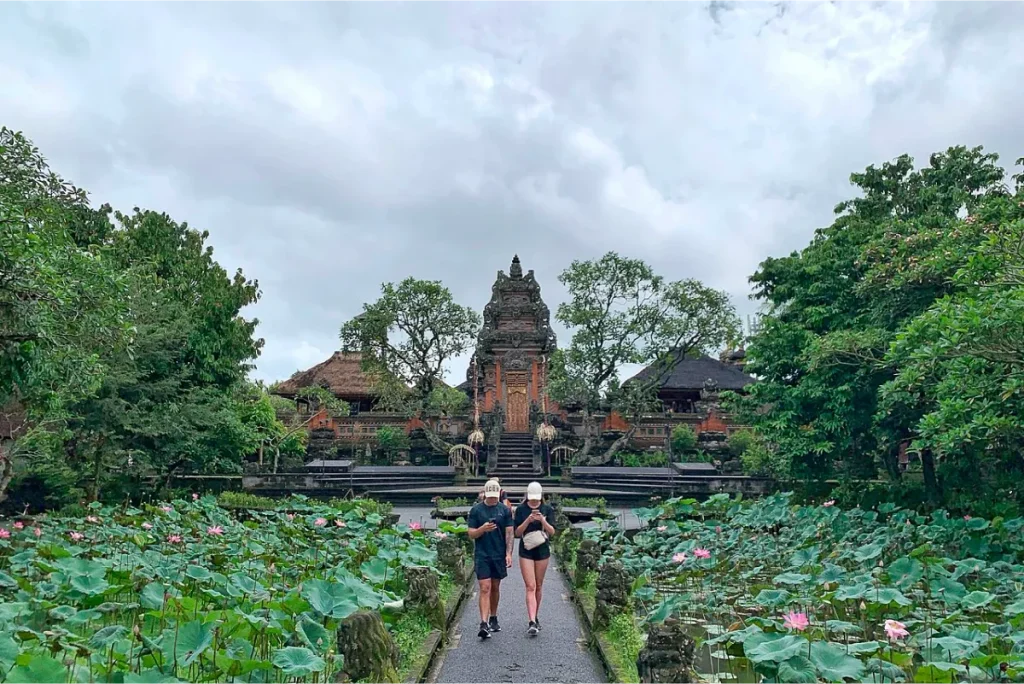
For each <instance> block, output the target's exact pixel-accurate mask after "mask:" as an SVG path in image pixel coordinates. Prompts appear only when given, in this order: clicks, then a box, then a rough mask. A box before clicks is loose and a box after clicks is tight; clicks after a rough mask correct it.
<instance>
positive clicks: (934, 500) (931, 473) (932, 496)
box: [921, 449, 942, 505]
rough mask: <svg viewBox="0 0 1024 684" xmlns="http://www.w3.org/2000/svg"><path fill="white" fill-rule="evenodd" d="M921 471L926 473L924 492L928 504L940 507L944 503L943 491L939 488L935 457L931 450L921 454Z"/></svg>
mask: <svg viewBox="0 0 1024 684" xmlns="http://www.w3.org/2000/svg"><path fill="white" fill-rule="evenodd" d="M921 470H922V471H923V473H924V491H925V495H926V496H927V498H928V502H929V503H931V504H933V505H938V504H939V503H941V501H942V490H941V489H940V488H939V479H938V477H936V475H935V457H934V456H933V455H932V450H931V449H925V450H924V451H922V452H921Z"/></svg>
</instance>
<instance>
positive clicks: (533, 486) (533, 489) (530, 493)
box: [526, 482, 543, 501]
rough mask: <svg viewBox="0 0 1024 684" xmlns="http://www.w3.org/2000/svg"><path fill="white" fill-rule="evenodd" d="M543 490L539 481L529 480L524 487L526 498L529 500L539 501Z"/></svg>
mask: <svg viewBox="0 0 1024 684" xmlns="http://www.w3.org/2000/svg"><path fill="white" fill-rule="evenodd" d="M542 493H543V490H542V489H541V488H540V482H531V483H530V484H529V485H527V487H526V498H527V499H529V500H530V501H540V497H541V494H542Z"/></svg>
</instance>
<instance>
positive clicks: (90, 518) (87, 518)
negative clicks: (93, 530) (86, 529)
mask: <svg viewBox="0 0 1024 684" xmlns="http://www.w3.org/2000/svg"><path fill="white" fill-rule="evenodd" d="M99 521H100V519H99V518H97V517H96V516H95V515H87V516H85V522H91V523H98V522H99Z"/></svg>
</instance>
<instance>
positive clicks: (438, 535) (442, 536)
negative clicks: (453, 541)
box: [434, 530, 448, 539]
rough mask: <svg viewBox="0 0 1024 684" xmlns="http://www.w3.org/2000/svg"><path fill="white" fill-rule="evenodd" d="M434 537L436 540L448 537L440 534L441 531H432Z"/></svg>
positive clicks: (442, 533)
mask: <svg viewBox="0 0 1024 684" xmlns="http://www.w3.org/2000/svg"><path fill="white" fill-rule="evenodd" d="M434 536H435V537H437V538H438V539H444V538H445V537H447V536H448V535H447V534H445V533H444V532H442V531H441V530H434Z"/></svg>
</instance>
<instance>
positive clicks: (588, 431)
mask: <svg viewBox="0 0 1024 684" xmlns="http://www.w3.org/2000/svg"><path fill="white" fill-rule="evenodd" d="M582 414H583V446H582V447H581V448H580V450H579V451H578V452H577V453H576V458H575V461H576V463H586V462H587V460H588V459H589V458H590V450H591V449H593V448H594V441H595V440H594V435H593V433H594V425H593V420H594V419H593V416H591V415H590V409H588V408H584V409H583V411H582Z"/></svg>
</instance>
